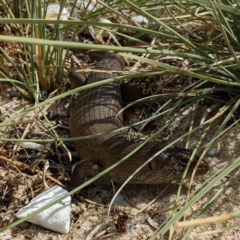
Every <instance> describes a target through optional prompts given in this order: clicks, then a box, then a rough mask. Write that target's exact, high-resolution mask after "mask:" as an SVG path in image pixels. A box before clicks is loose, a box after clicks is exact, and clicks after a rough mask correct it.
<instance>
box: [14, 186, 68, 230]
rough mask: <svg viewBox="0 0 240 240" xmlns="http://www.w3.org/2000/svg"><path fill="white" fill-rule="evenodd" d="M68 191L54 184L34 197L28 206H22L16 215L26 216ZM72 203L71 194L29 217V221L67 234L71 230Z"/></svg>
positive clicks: (19, 216)
mask: <svg viewBox="0 0 240 240" xmlns="http://www.w3.org/2000/svg"><path fill="white" fill-rule="evenodd" d="M67 193H68V192H67V191H66V190H64V189H63V188H62V187H60V186H58V185H56V186H53V187H51V188H49V189H47V190H46V191H44V192H42V193H40V194H39V195H38V196H37V197H35V198H33V199H32V200H31V202H30V203H29V204H28V205H27V206H25V207H23V208H21V209H20V210H19V211H18V212H17V213H16V216H17V218H23V217H26V216H28V215H29V214H31V213H33V212H35V211H37V210H38V209H39V208H41V207H44V206H46V205H47V204H49V203H50V202H53V201H55V200H57V199H58V198H60V197H62V196H63V195H65V194H67ZM70 203H71V197H70V196H69V197H67V198H65V199H64V200H62V201H61V202H60V203H57V204H55V205H54V206H52V207H50V208H48V209H46V210H45V211H43V212H41V213H39V214H37V215H36V216H34V217H32V218H30V219H28V221H29V222H31V223H34V224H37V225H39V226H42V227H44V228H47V229H50V230H52V231H55V232H59V233H63V234H66V233H68V232H69V230H70V211H71V208H70Z"/></svg>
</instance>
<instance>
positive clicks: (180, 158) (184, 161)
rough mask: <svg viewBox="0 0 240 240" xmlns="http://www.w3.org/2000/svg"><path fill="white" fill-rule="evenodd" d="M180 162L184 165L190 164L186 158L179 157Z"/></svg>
mask: <svg viewBox="0 0 240 240" xmlns="http://www.w3.org/2000/svg"><path fill="white" fill-rule="evenodd" d="M178 160H179V162H180V163H181V164H182V165H187V163H188V158H186V157H179V159H178Z"/></svg>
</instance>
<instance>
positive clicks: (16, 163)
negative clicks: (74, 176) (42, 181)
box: [0, 156, 65, 187]
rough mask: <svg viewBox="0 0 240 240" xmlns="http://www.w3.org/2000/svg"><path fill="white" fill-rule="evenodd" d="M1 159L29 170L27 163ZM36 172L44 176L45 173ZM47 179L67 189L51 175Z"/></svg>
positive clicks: (1, 157) (0, 157)
mask: <svg viewBox="0 0 240 240" xmlns="http://www.w3.org/2000/svg"><path fill="white" fill-rule="evenodd" d="M0 159H2V160H3V161H6V162H8V163H10V164H11V165H13V166H14V167H16V166H24V167H27V168H29V166H28V165H27V164H25V163H22V162H19V161H17V160H15V161H13V160H11V159H9V158H6V157H3V156H0ZM35 171H36V172H37V173H40V174H41V175H43V172H42V171H41V170H38V169H35ZM46 177H47V178H49V179H50V180H52V181H54V182H55V183H57V184H58V185H60V186H62V187H65V186H64V185H63V184H62V183H61V182H59V181H58V180H56V179H55V178H53V177H51V176H49V175H46Z"/></svg>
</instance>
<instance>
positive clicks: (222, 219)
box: [175, 212, 240, 228]
mask: <svg viewBox="0 0 240 240" xmlns="http://www.w3.org/2000/svg"><path fill="white" fill-rule="evenodd" d="M235 217H240V212H235V213H230V214H222V215H220V216H214V217H208V218H202V219H195V220H189V221H185V222H178V223H176V225H175V226H176V228H189V227H195V226H199V225H204V224H209V223H216V222H226V221H228V220H229V219H231V218H235Z"/></svg>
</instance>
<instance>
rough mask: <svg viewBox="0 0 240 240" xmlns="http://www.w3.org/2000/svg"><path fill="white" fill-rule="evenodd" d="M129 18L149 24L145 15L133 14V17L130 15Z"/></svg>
mask: <svg viewBox="0 0 240 240" xmlns="http://www.w3.org/2000/svg"><path fill="white" fill-rule="evenodd" d="M131 19H132V20H133V21H134V22H137V23H139V24H145V25H149V20H148V19H147V18H146V17H144V16H142V15H136V16H133V17H131Z"/></svg>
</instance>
